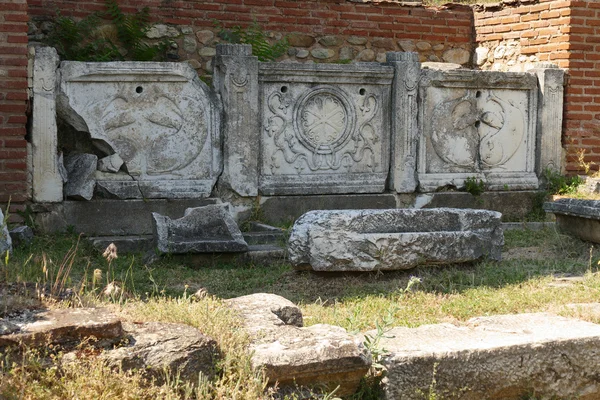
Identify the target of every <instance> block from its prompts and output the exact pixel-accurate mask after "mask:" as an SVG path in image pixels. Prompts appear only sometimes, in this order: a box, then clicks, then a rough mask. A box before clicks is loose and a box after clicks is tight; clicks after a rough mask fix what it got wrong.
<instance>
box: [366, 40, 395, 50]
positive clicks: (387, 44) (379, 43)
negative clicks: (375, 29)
mask: <svg viewBox="0 0 600 400" xmlns="http://www.w3.org/2000/svg"><path fill="white" fill-rule="evenodd" d="M371 46H372V47H376V48H378V49H385V50H390V51H391V50H395V49H396V44H395V43H394V40H393V39H390V38H374V39H373V40H371Z"/></svg>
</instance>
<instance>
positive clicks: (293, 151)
mask: <svg viewBox="0 0 600 400" xmlns="http://www.w3.org/2000/svg"><path fill="white" fill-rule="evenodd" d="M392 74H393V69H392V68H391V67H389V66H382V65H379V64H348V65H337V64H312V65H308V64H281V63H261V64H260V74H259V79H260V83H261V96H262V98H263V101H262V110H261V111H262V115H261V118H262V126H261V151H260V154H261V159H260V179H259V189H260V192H261V193H262V194H263V195H285V194H290V195H292V194H293V195H297V194H304V195H306V194H325V193H378V192H382V191H383V190H384V188H385V181H386V178H387V173H388V166H389V147H388V146H389V112H390V92H389V86H390V83H391V80H392V76H393V75H392Z"/></svg>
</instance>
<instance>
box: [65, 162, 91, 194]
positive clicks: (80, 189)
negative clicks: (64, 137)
mask: <svg viewBox="0 0 600 400" xmlns="http://www.w3.org/2000/svg"><path fill="white" fill-rule="evenodd" d="M97 166H98V157H97V156H95V155H93V154H70V155H68V156H67V157H65V168H66V170H67V176H68V181H67V183H66V184H65V195H66V196H67V198H70V199H77V200H91V199H92V196H93V195H94V187H95V186H96V179H95V178H94V174H95V172H96V169H97Z"/></svg>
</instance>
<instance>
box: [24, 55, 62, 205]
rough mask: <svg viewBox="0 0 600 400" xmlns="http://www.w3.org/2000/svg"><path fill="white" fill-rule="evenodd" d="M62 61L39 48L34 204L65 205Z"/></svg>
mask: <svg viewBox="0 0 600 400" xmlns="http://www.w3.org/2000/svg"><path fill="white" fill-rule="evenodd" d="M58 63H59V57H58V54H57V53H56V50H55V49H54V48H52V47H38V48H37V49H36V50H35V58H34V60H33V114H32V126H31V145H32V146H31V147H32V153H33V154H32V172H33V180H32V186H33V201H35V202H60V201H63V185H62V179H61V176H60V172H59V167H58V138H57V128H56V83H57V82H56V81H57V72H56V70H57V68H58Z"/></svg>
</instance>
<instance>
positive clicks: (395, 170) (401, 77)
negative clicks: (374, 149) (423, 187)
mask: <svg viewBox="0 0 600 400" xmlns="http://www.w3.org/2000/svg"><path fill="white" fill-rule="evenodd" d="M387 62H388V64H389V65H392V66H393V67H394V83H393V88H392V109H394V110H403V111H402V112H394V113H393V114H392V167H391V168H390V179H389V187H390V189H391V190H395V191H396V192H397V193H411V192H414V191H415V189H416V187H417V179H416V172H417V164H416V162H417V155H416V153H417V139H418V135H419V126H418V112H417V94H418V90H419V79H420V71H421V66H420V64H419V58H418V55H417V53H400V52H397V53H388V54H387Z"/></svg>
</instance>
